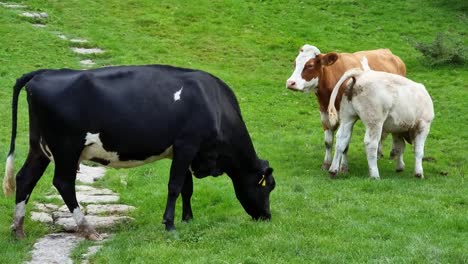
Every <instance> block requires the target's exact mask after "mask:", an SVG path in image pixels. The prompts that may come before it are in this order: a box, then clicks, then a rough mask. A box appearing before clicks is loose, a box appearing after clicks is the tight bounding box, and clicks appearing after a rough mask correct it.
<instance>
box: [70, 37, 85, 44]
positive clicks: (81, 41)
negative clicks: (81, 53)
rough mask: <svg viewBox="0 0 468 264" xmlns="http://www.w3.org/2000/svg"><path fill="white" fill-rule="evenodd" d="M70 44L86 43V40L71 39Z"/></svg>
mask: <svg viewBox="0 0 468 264" xmlns="http://www.w3.org/2000/svg"><path fill="white" fill-rule="evenodd" d="M70 42H71V43H87V42H88V40H87V39H82V38H73V39H70Z"/></svg>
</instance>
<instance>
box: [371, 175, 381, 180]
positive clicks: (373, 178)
mask: <svg viewBox="0 0 468 264" xmlns="http://www.w3.org/2000/svg"><path fill="white" fill-rule="evenodd" d="M369 178H370V179H371V180H377V181H378V180H380V177H379V176H370V177H369Z"/></svg>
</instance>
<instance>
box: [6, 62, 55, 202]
mask: <svg viewBox="0 0 468 264" xmlns="http://www.w3.org/2000/svg"><path fill="white" fill-rule="evenodd" d="M44 71H46V70H38V71H34V72H30V73H27V74H25V75H23V76H21V77H20V78H19V79H17V80H16V84H15V86H14V87H13V100H12V104H11V113H12V117H11V142H10V151H9V152H8V158H7V160H6V166H5V176H4V177H3V193H4V194H5V195H6V196H9V195H11V194H12V193H13V191H14V190H15V175H14V174H15V164H14V160H15V158H14V156H15V155H14V154H15V140H16V127H17V121H18V120H17V119H18V97H19V94H20V92H21V89H22V88H23V87H24V86H25V85H26V83H28V82H29V81H30V80H31V79H32V78H33V77H34V76H36V75H37V74H39V73H41V72H44Z"/></svg>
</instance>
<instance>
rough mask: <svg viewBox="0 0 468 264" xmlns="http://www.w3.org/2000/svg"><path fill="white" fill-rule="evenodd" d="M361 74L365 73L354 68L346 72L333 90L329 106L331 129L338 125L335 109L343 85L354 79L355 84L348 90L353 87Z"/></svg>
mask: <svg viewBox="0 0 468 264" xmlns="http://www.w3.org/2000/svg"><path fill="white" fill-rule="evenodd" d="M361 73H363V70H361V69H359V68H354V69H351V70H348V71H346V72H345V73H344V74H343V76H341V78H340V80H339V81H338V82H337V83H336V85H335V87H334V88H333V92H332V94H331V97H330V102H329V104H328V120H329V122H330V125H331V127H334V126H335V125H336V124H337V123H338V113H337V111H336V108H335V100H336V96H337V95H338V91H339V90H340V87H341V85H342V84H343V83H344V82H345V81H346V80H348V79H349V78H353V83H352V84H351V85H350V86H348V87H347V88H349V87H351V86H353V85H354V84H355V83H356V76H358V75H360V74H361ZM347 88H345V89H347Z"/></svg>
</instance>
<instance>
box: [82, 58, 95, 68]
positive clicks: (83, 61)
mask: <svg viewBox="0 0 468 264" xmlns="http://www.w3.org/2000/svg"><path fill="white" fill-rule="evenodd" d="M80 64H81V65H83V66H86V67H90V66H93V65H95V64H96V63H95V62H94V61H93V60H90V59H87V60H81V61H80Z"/></svg>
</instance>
